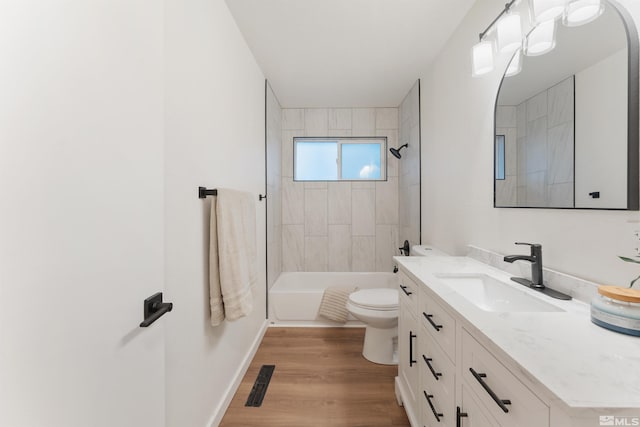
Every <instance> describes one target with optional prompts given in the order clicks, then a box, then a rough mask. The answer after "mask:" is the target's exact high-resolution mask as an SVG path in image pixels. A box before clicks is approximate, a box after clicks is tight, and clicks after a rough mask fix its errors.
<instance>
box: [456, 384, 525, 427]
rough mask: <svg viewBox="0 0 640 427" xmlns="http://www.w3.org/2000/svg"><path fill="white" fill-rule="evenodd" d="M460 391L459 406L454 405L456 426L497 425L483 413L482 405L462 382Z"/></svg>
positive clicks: (489, 426) (477, 426) (493, 426)
mask: <svg viewBox="0 0 640 427" xmlns="http://www.w3.org/2000/svg"><path fill="white" fill-rule="evenodd" d="M461 392H462V396H461V398H460V406H458V407H456V424H455V425H456V427H499V426H498V424H497V423H496V421H495V420H493V419H492V418H491V416H489V415H487V414H485V411H484V410H483V409H482V405H481V404H480V403H478V401H477V398H476V397H475V396H474V395H473V392H472V391H471V390H469V388H468V386H467V385H466V384H464V383H463V384H462V387H461ZM510 427H516V426H510Z"/></svg>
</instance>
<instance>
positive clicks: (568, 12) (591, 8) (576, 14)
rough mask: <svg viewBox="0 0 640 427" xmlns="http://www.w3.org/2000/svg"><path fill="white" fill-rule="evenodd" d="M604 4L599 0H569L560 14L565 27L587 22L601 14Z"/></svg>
mask: <svg viewBox="0 0 640 427" xmlns="http://www.w3.org/2000/svg"><path fill="white" fill-rule="evenodd" d="M603 11H604V5H603V4H602V2H601V1H600V0H571V1H569V3H568V4H567V8H566V9H565V11H564V15H563V16H562V23H563V24H564V25H566V26H567V27H577V26H578V25H583V24H587V23H589V22H591V21H593V20H594V19H596V18H597V17H598V16H600V15H602V12H603Z"/></svg>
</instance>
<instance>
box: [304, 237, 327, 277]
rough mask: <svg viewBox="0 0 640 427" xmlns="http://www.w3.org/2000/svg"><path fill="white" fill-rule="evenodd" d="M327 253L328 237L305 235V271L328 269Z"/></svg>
mask: <svg viewBox="0 0 640 427" xmlns="http://www.w3.org/2000/svg"><path fill="white" fill-rule="evenodd" d="M327 255H328V238H327V237H305V239H304V271H327V267H328V265H329V264H328V261H327Z"/></svg>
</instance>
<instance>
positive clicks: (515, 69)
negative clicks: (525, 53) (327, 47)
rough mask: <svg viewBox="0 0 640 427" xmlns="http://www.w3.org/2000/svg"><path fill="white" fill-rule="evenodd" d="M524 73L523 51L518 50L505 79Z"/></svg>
mask: <svg viewBox="0 0 640 427" xmlns="http://www.w3.org/2000/svg"><path fill="white" fill-rule="evenodd" d="M520 71H522V49H518V50H517V51H516V53H514V54H513V58H511V62H509V66H508V67H507V72H506V73H505V74H504V75H505V77H511V76H515V75H516V74H518V73H519V72H520Z"/></svg>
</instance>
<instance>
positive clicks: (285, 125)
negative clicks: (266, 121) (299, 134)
mask: <svg viewBox="0 0 640 427" xmlns="http://www.w3.org/2000/svg"><path fill="white" fill-rule="evenodd" d="M293 129H304V110H303V109H302V108H283V109H282V130H293Z"/></svg>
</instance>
